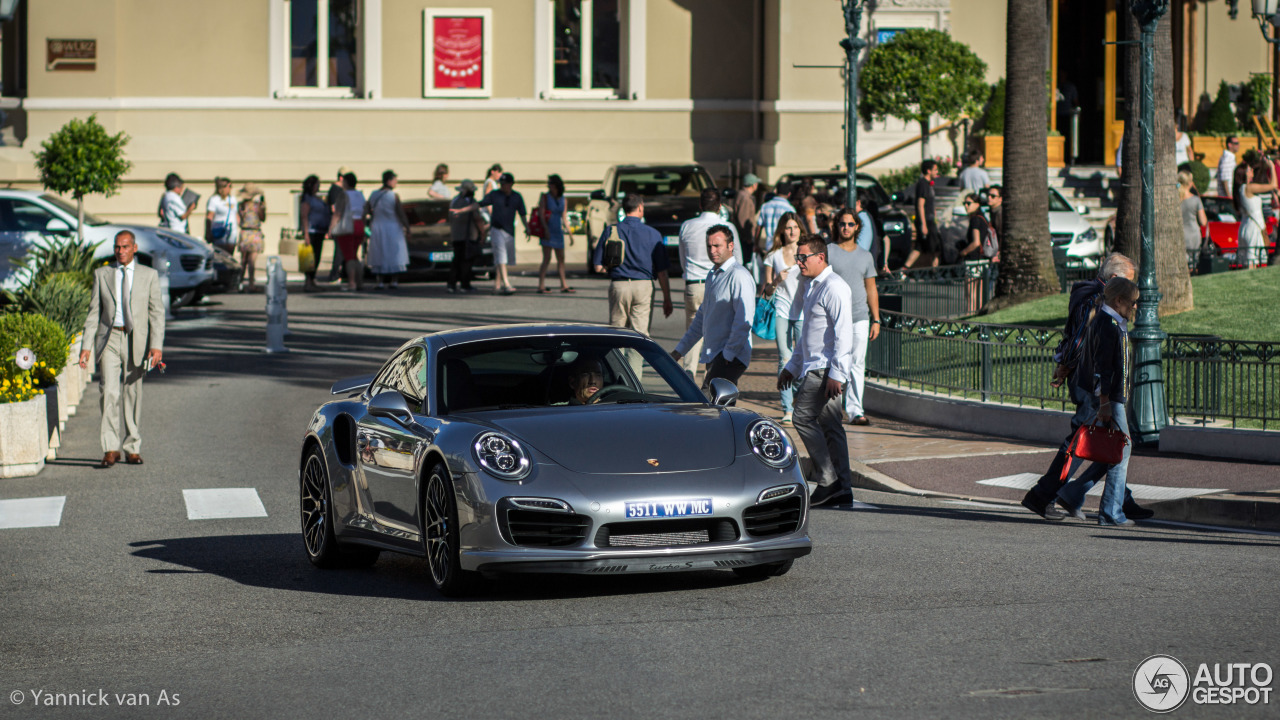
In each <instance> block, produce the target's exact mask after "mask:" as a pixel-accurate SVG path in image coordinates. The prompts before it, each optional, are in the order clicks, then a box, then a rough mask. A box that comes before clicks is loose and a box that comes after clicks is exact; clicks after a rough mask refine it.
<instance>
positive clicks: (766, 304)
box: [751, 297, 778, 340]
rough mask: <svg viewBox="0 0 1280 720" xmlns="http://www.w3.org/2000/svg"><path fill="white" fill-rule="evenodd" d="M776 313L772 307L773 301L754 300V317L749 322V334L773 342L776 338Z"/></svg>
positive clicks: (764, 298) (765, 299) (763, 298)
mask: <svg viewBox="0 0 1280 720" xmlns="http://www.w3.org/2000/svg"><path fill="white" fill-rule="evenodd" d="M777 319H778V312H777V310H775V309H774V307H773V299H772V298H767V297H762V298H757V299H756V317H755V319H754V320H753V321H752V322H751V332H753V333H755V334H756V335H758V336H759V337H760V339H761V340H773V339H775V338H777V337H778V328H777Z"/></svg>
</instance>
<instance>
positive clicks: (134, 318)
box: [80, 230, 167, 468]
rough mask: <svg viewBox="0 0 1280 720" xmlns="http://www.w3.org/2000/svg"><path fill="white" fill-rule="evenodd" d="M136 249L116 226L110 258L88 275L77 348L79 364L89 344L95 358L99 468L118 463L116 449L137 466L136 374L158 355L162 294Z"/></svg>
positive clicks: (140, 375) (139, 402)
mask: <svg viewBox="0 0 1280 720" xmlns="http://www.w3.org/2000/svg"><path fill="white" fill-rule="evenodd" d="M137 252H138V244H137V242H136V240H135V239H134V237H133V233H131V232H129V231H128V230H122V231H120V232H119V233H117V234H116V237H115V256H116V261H115V262H114V263H112V264H111V265H107V266H104V267H100V268H98V269H97V270H95V271H94V273H93V295H92V296H91V299H90V303H89V316H88V317H87V318H86V319H85V324H84V336H83V337H84V339H83V341H82V342H81V345H80V346H81V347H82V348H85V349H83V350H81V351H80V367H82V368H84V367H88V365H89V357H90V350H89V348H93V356H94V357H96V358H97V360H98V384H99V387H100V388H101V390H102V427H101V431H100V438H101V440H102V450H103V456H102V463H101V464H100V467H103V468H109V467H111V466H112V465H115V464H116V463H117V462H119V461H120V450H121V448H122V447H123V449H124V460H125V462H127V463H129V464H130V465H141V464H142V455H141V454H140V453H139V450H140V449H141V447H142V436H141V434H140V432H139V426H140V424H141V421H142V378H143V376H144V375H146V373H147V370H148V369H150V367H152V366H154V365H156V364H158V363H159V362H160V359H161V357H162V355H163V351H162V350H161V348H163V347H164V304H163V302H164V301H165V300H167V298H161V294H160V277H159V275H157V274H156V271H155V270H152V269H151V268H149V267H143V266H142V265H139V264H138V262H137V260H136V259H135V258H134V255H135V254H136V253H137ZM144 355H145V361H144V359H143V358H144ZM122 415H123V420H124V439H123V444H122V441H121V437H120V435H121V432H120V421H121V419H122Z"/></svg>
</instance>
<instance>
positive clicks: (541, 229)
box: [526, 193, 547, 238]
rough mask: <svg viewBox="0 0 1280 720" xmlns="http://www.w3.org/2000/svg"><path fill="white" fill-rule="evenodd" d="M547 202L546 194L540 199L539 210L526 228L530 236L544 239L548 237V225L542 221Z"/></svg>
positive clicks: (532, 216) (530, 218) (532, 215)
mask: <svg viewBox="0 0 1280 720" xmlns="http://www.w3.org/2000/svg"><path fill="white" fill-rule="evenodd" d="M546 201H547V195H546V193H543V194H542V195H541V196H540V197H539V198H538V209H537V210H535V211H534V212H533V213H532V214H531V215H530V216H529V222H528V224H527V226H526V227H527V229H528V230H529V234H530V235H532V236H533V237H536V238H544V237H546V236H547V224H546V223H545V222H543V220H542V209H543V206H544V205H545V204H546Z"/></svg>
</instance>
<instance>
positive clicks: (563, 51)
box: [551, 0, 624, 97]
mask: <svg viewBox="0 0 1280 720" xmlns="http://www.w3.org/2000/svg"><path fill="white" fill-rule="evenodd" d="M552 4H553V9H552V19H551V32H552V38H551V48H552V66H551V79H552V86H551V90H552V94H554V95H558V96H568V97H574V96H585V97H616V96H617V95H618V93H619V91H620V90H621V89H622V78H621V75H622V72H621V70H622V63H621V47H622V27H623V24H624V23H623V18H622V0H552Z"/></svg>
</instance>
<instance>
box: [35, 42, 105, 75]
mask: <svg viewBox="0 0 1280 720" xmlns="http://www.w3.org/2000/svg"><path fill="white" fill-rule="evenodd" d="M97 68H98V41H97V40H54V39H52V38H50V39H46V40H45V61H44V69H45V70H48V71H49V72H62V71H65V70H76V71H81V72H92V71H94V70H96V69H97Z"/></svg>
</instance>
